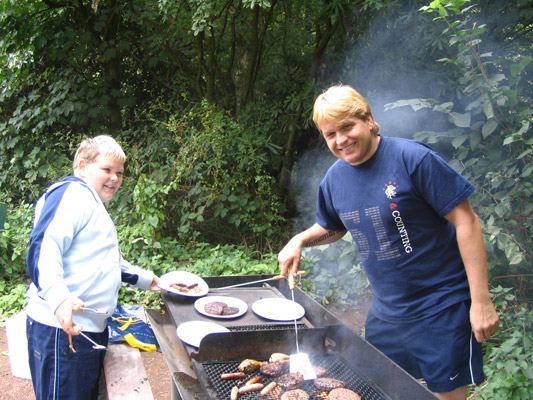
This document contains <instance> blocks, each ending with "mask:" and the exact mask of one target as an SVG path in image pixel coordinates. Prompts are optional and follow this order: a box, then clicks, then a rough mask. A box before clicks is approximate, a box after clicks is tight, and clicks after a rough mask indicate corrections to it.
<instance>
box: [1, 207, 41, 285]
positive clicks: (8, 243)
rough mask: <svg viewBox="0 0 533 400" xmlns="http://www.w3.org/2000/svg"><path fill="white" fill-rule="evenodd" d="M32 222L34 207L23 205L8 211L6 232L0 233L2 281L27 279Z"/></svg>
mask: <svg viewBox="0 0 533 400" xmlns="http://www.w3.org/2000/svg"><path fill="white" fill-rule="evenodd" d="M32 221H33V205H29V204H25V203H22V204H21V205H20V206H19V207H18V208H17V209H15V210H14V211H11V210H9V211H8V213H7V218H6V224H5V230H4V231H0V279H5V280H7V281H16V280H18V279H20V277H27V273H26V263H25V260H26V252H27V247H28V242H29V239H30V233H31V228H32Z"/></svg>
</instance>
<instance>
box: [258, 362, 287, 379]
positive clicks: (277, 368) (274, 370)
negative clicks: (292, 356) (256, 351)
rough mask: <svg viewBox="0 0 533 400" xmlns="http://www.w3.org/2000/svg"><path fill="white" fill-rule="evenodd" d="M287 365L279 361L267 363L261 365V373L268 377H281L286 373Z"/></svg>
mask: <svg viewBox="0 0 533 400" xmlns="http://www.w3.org/2000/svg"><path fill="white" fill-rule="evenodd" d="M285 369H286V364H283V363H280V362H279V361H274V362H267V363H264V364H263V365H261V368H259V371H261V373H262V374H264V375H268V376H280V375H281V374H283V373H284V372H285Z"/></svg>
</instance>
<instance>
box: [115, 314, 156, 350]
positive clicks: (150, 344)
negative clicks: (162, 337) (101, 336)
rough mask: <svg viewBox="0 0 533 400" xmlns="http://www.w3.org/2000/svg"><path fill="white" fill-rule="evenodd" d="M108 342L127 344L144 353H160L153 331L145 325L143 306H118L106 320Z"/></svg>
mask: <svg viewBox="0 0 533 400" xmlns="http://www.w3.org/2000/svg"><path fill="white" fill-rule="evenodd" d="M107 325H108V326H109V341H110V342H127V343H128V344H129V345H130V346H132V347H137V348H139V349H141V350H145V351H160V348H159V343H157V339H156V337H155V335H154V331H153V330H152V328H150V326H149V325H148V324H147V323H146V316H145V313H144V307H143V306H131V305H124V306H121V305H118V306H117V308H116V309H115V312H114V313H113V315H112V316H111V317H109V318H108V319H107Z"/></svg>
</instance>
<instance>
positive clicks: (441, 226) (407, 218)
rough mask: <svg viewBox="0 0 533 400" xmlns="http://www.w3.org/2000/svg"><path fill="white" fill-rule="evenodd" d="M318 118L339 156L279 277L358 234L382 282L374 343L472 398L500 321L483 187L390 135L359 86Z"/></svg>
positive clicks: (375, 287)
mask: <svg viewBox="0 0 533 400" xmlns="http://www.w3.org/2000/svg"><path fill="white" fill-rule="evenodd" d="M313 120H314V122H315V124H316V126H317V128H318V130H319V131H320V133H321V134H322V136H323V137H324V139H325V140H326V143H327V145H328V147H329V149H330V151H331V152H332V153H333V154H334V155H335V156H336V157H337V158H338V160H337V161H336V162H335V163H334V164H333V165H332V166H331V167H330V169H329V170H328V172H327V173H326V176H325V177H324V179H323V181H322V182H321V184H320V188H319V194H318V202H317V211H316V223H315V224H314V225H313V226H311V227H310V228H309V229H307V230H305V231H304V232H301V233H299V234H297V235H296V236H294V237H293V238H292V239H291V240H290V241H289V242H288V243H287V245H286V246H285V247H284V248H283V249H282V251H281V252H280V253H279V256H278V261H279V263H280V266H281V273H282V274H284V275H286V274H287V273H293V274H294V273H295V272H296V271H297V269H298V266H299V262H300V257H301V252H302V248H303V247H309V246H314V245H322V244H327V243H332V242H334V241H336V240H338V239H340V238H341V237H342V236H343V235H344V234H345V233H346V232H347V231H350V233H351V234H352V236H353V238H354V241H355V244H356V246H357V250H358V252H359V255H360V258H361V261H362V263H363V266H364V269H365V272H366V274H367V276H368V278H369V281H370V284H371V286H372V293H373V299H372V306H371V308H370V311H369V314H368V317H367V322H366V327H365V335H366V339H367V340H368V341H369V342H371V343H372V344H374V345H375V346H376V347H377V348H379V349H380V350H381V351H383V352H384V353H385V354H387V355H388V356H389V357H390V358H391V359H392V360H394V361H395V362H396V363H398V364H399V365H400V366H401V367H403V368H404V369H405V370H406V371H408V372H409V373H411V374H412V375H413V376H414V377H416V378H424V379H425V380H426V382H427V384H428V387H429V389H430V390H432V391H433V392H434V393H435V394H436V395H437V396H438V397H439V398H441V399H449V400H464V399H466V393H467V385H468V384H472V383H480V382H481V381H483V379H484V374H483V355H482V353H481V342H483V341H484V340H486V339H488V338H489V337H490V336H491V335H492V334H494V332H495V331H496V329H497V327H498V324H499V318H498V316H497V314H496V311H495V309H494V306H493V304H492V301H491V299H490V295H489V288H488V278H487V266H486V254H485V248H484V244H483V234H482V231H481V226H480V223H479V219H478V217H477V215H476V214H475V212H474V211H473V210H472V207H471V206H470V203H469V202H468V196H469V195H470V194H471V193H472V192H473V191H474V189H475V188H474V186H473V185H472V184H471V183H470V182H468V181H467V180H466V179H464V178H463V177H462V176H461V175H460V174H459V173H457V172H456V171H455V170H454V169H453V168H451V167H450V166H449V165H448V164H447V163H446V162H445V161H444V160H443V159H442V158H441V157H440V156H439V155H438V154H437V153H436V152H435V151H433V150H432V149H431V148H429V147H427V146H426V145H424V144H422V143H418V142H415V141H412V140H407V139H401V138H390V137H382V136H380V135H379V134H378V132H379V125H378V124H377V123H376V122H375V121H374V118H373V116H372V112H371V110H370V106H369V105H368V103H367V101H366V100H365V99H364V97H363V96H361V95H360V94H359V93H358V92H357V91H356V90H355V89H353V88H352V87H350V86H344V85H341V86H333V87H331V88H329V89H328V90H327V91H325V92H324V93H322V94H321V95H320V96H318V98H317V99H316V101H315V106H314V112H313Z"/></svg>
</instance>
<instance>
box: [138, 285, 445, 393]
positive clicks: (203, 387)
mask: <svg viewBox="0 0 533 400" xmlns="http://www.w3.org/2000/svg"><path fill="white" fill-rule="evenodd" d="M267 277H269V276H265V275H254V276H231V277H230V276H227V277H204V280H205V281H206V282H207V284H208V285H209V287H210V288H212V289H216V288H217V287H223V286H227V285H231V284H236V283H242V282H251V281H255V280H258V279H264V278H267ZM271 283H272V286H273V287H271V288H270V289H269V290H271V291H273V293H274V294H275V295H276V296H279V295H280V294H281V295H282V296H284V297H285V298H290V297H291V292H290V290H289V288H288V284H287V282H286V281H285V280H280V281H273V282H271ZM236 289H238V288H235V290H236ZM252 289H253V290H261V288H259V287H256V286H252V287H247V289H244V290H242V288H241V290H240V292H242V293H249V292H250V291H251V290H252ZM214 293H215V290H213V294H214ZM216 294H221V293H220V292H218V291H217V293H216ZM236 294H237V293H235V292H228V293H227V295H229V296H233V297H239V296H236ZM238 294H241V293H238ZM162 297H163V300H164V301H165V306H166V308H167V311H168V314H166V316H165V315H160V314H159V313H157V312H155V311H154V312H151V313H150V312H149V313H148V315H149V316H150V320H151V322H152V326H153V328H154V332H155V333H156V337H157V338H158V340H159V342H160V344H161V347H162V349H163V354H164V355H165V359H166V360H167V363H168V365H169V369H170V372H171V374H172V377H173V382H174V384H175V386H173V388H174V389H175V391H174V392H173V393H172V398H173V399H175V398H177V399H183V400H192V399H195V400H207V399H211V400H213V399H221V400H225V399H227V398H229V397H228V396H226V395H224V396H225V397H222V398H221V397H219V396H218V395H217V394H216V391H215V390H214V389H213V385H212V384H211V381H210V379H209V378H208V376H207V373H206V372H205V369H204V367H203V365H204V364H205V365H209V364H227V363H237V362H240V361H242V360H243V359H245V358H254V359H256V360H265V359H268V357H269V356H270V354H272V352H281V353H286V354H293V353H294V352H295V349H294V347H295V332H294V329H291V328H289V327H290V325H292V323H289V324H288V326H286V327H283V329H281V328H282V327H280V326H277V325H276V324H278V323H277V322H275V323H274V324H272V322H268V321H264V320H260V321H259V323H257V321H247V322H246V323H245V324H242V326H241V327H237V326H235V322H236V321H242V322H244V321H243V320H242V318H240V319H237V320H221V321H217V322H220V323H221V324H222V325H228V326H227V327H228V328H229V329H230V331H231V332H230V333H227V334H213V335H207V336H206V337H205V338H204V339H203V340H202V342H201V345H200V348H199V349H197V351H194V349H193V348H191V347H190V346H186V345H184V344H183V343H182V342H181V341H180V340H179V339H178V337H177V335H176V334H175V332H176V327H177V326H178V325H179V323H181V322H185V321H187V320H190V318H192V319H200V320H201V319H203V318H207V317H203V316H202V315H200V314H199V313H197V312H196V311H195V310H194V307H193V304H194V300H190V299H189V298H183V297H182V298H179V297H178V296H174V295H172V294H169V293H162ZM294 297H295V300H296V301H297V302H298V303H299V304H301V305H302V306H303V307H304V309H305V311H306V314H305V317H304V318H305V319H307V320H308V322H309V323H310V325H309V326H306V328H305V329H302V330H301V331H300V329H298V331H299V332H298V335H299V343H300V351H302V352H306V353H308V354H309V355H310V357H311V359H312V360H313V357H315V356H316V357H321V356H322V355H324V354H329V353H328V352H332V353H334V354H340V355H341V358H340V359H341V360H342V363H345V364H346V365H347V366H348V368H346V366H343V368H346V369H347V370H349V371H352V375H353V376H355V377H356V378H357V379H360V380H361V381H363V382H365V383H366V386H367V387H368V388H369V390H370V389H372V390H373V391H374V392H375V393H376V395H378V396H381V397H376V398H383V399H391V400H405V399H410V400H430V399H437V397H436V396H434V395H433V394H432V393H431V392H430V391H429V390H427V388H425V387H423V386H422V385H420V383H419V382H417V381H416V380H415V379H414V378H412V377H411V376H409V375H408V374H407V373H406V372H405V371H403V370H402V369H401V368H400V367H398V366H397V365H396V364H394V363H393V362H392V361H391V360H390V359H389V358H387V357H386V356H385V355H384V354H383V353H381V352H380V351H379V350H377V349H376V348H375V347H373V346H372V345H371V344H370V343H368V342H366V341H365V340H364V339H362V338H361V337H360V336H359V335H357V334H356V333H355V332H354V331H352V330H350V329H349V328H348V327H347V326H346V325H344V324H343V323H342V322H341V321H340V320H339V319H338V318H337V317H335V316H334V315H333V314H331V313H330V312H329V311H327V310H326V309H325V308H324V307H322V306H321V305H320V304H318V303H317V302H316V301H314V300H313V299H312V298H311V297H310V296H308V295H307V294H305V293H304V292H302V291H301V290H300V289H299V288H296V289H295V291H294ZM254 300H257V297H255V298H254V299H250V301H252V302H253V301H254ZM251 304H252V303H248V305H249V306H251ZM149 311H153V310H149ZM176 311H178V312H176ZM187 313H191V314H188V315H189V317H187ZM247 316H248V317H253V318H256V319H257V318H259V317H257V316H255V314H254V313H253V311H251V310H249V311H248V313H247ZM188 318H189V319H188ZM304 318H302V320H300V321H299V322H300V323H302V322H303V320H304ZM265 322H266V324H268V325H269V326H268V327H267V325H265ZM299 325H300V324H299ZM247 328H252V329H253V330H252V331H250V330H246V329H247ZM287 328H289V329H287ZM317 362H318V361H317ZM237 365H238V364H237ZM208 368H209V367H208ZM340 376H342V374H341V375H340ZM354 379H355V378H354ZM347 383H348V387H349V388H355V389H357V386H350V385H352V383H349V381H347ZM377 388H379V389H377ZM355 391H357V390H355ZM177 394H179V396H177V397H176V395H177ZM360 394H361V395H363V399H365V400H366V397H365V393H364V392H360ZM244 396H245V395H244V394H243V395H242V399H243V400H245V399H246V398H250V397H244ZM246 396H249V395H246ZM251 398H253V397H251ZM259 398H261V397H259ZM370 398H371V399H372V398H373V397H370ZM319 399H324V397H316V396H315V398H314V399H312V400H319ZM239 400H241V397H239Z"/></svg>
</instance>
